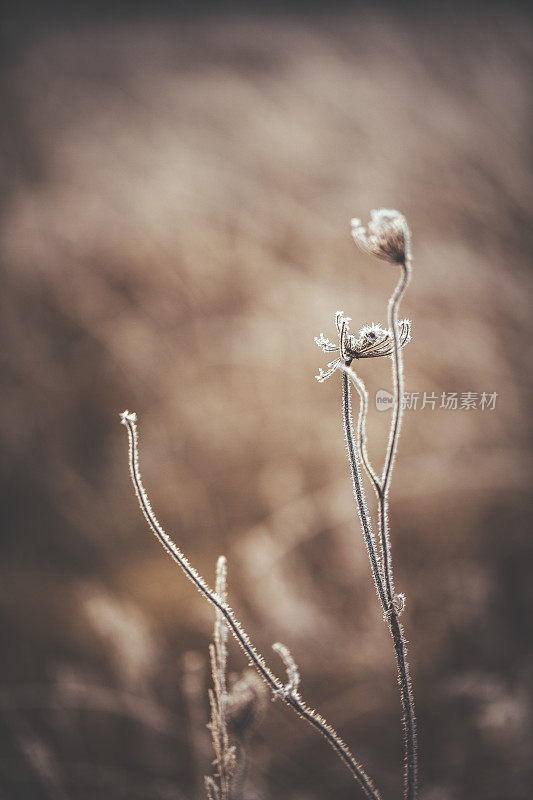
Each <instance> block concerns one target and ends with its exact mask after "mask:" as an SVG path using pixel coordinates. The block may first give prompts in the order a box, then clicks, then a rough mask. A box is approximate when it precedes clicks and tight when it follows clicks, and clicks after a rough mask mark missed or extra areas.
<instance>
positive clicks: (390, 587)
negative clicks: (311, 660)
mask: <svg viewBox="0 0 533 800" xmlns="http://www.w3.org/2000/svg"><path fill="white" fill-rule="evenodd" d="M401 270H402V271H401V275H400V280H399V281H398V284H397V286H396V288H395V290H394V292H393V294H392V297H391V299H390V301H389V315H388V322H389V328H390V330H391V333H392V344H393V351H392V379H393V394H394V401H393V411H392V420H391V428H390V436H389V444H388V447H387V454H386V457H385V464H384V467H383V474H382V478H381V492H380V494H379V527H380V535H381V541H382V542H383V543H384V550H383V571H384V574H385V585H386V591H387V598H388V601H389V604H390V605H389V609H390V610H389V625H390V631H391V636H392V639H393V642H394V651H395V653H396V662H397V665H398V682H399V685H400V694H401V700H402V721H403V728H404V737H405V775H404V797H405V799H406V800H415V798H416V794H417V753H416V718H415V709H414V700H413V692H412V688H411V680H410V677H409V664H408V661H407V646H406V641H405V638H404V636H403V629H402V626H401V623H400V621H399V619H398V614H397V612H396V609H395V607H394V602H393V601H394V575H393V570H392V563H391V553H390V538H389V533H388V513H389V488H390V477H391V473H392V468H393V466H394V459H395V457H396V450H397V447H398V437H399V435H400V429H401V424H402V412H403V392H404V389H403V386H404V382H403V364H402V350H401V347H400V339H399V335H398V308H399V306H400V302H401V299H402V297H403V295H404V293H405V290H406V289H407V286H408V284H409V280H410V278H411V254H410V243H409V240H408V238H407V241H406V255H405V259H404V261H403V263H402V264H401Z"/></svg>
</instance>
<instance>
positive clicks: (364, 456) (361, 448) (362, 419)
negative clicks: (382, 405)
mask: <svg viewBox="0 0 533 800" xmlns="http://www.w3.org/2000/svg"><path fill="white" fill-rule="evenodd" d="M338 368H339V369H341V370H342V371H343V372H345V373H346V375H348V376H349V377H350V378H351V380H352V383H353V385H354V386H355V388H356V389H357V392H358V394H359V399H360V401H361V403H360V406H359V418H358V421H357V452H358V455H359V458H360V460H361V461H362V462H363V466H364V468H365V469H366V472H367V475H368V477H369V478H370V480H371V482H372V484H373V486H374V489H375V491H376V494H377V496H378V497H379V493H380V490H381V482H380V480H379V478H378V476H377V474H376V472H375V471H374V469H373V467H372V464H371V463H370V459H369V457H368V452H367V449H366V419H367V415H368V392H367V389H366V386H365V384H364V383H363V381H362V379H361V378H360V377H359V375H358V374H357V373H356V372H355V370H354V369H353V367H351V366H348V364H343V363H342V361H339V365H338Z"/></svg>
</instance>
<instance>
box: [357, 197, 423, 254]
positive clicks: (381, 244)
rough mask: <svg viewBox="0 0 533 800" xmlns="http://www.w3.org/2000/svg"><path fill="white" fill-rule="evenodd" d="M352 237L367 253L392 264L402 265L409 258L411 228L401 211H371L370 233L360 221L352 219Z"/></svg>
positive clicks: (382, 209)
mask: <svg viewBox="0 0 533 800" xmlns="http://www.w3.org/2000/svg"><path fill="white" fill-rule="evenodd" d="M352 236H353V238H354V241H355V243H356V244H357V245H358V247H360V248H361V250H363V251H364V252H365V253H369V254H370V255H374V256H376V257H377V258H381V259H383V260H384V261H390V262H391V264H402V263H404V262H405V260H406V259H407V258H408V257H409V237H410V231H409V226H408V225H407V220H406V219H405V217H404V216H403V214H400V212H399V211H393V210H388V209H385V208H379V209H377V210H375V211H371V212H370V222H369V223H368V233H367V231H366V228H365V227H364V226H363V225H362V224H361V220H360V219H352Z"/></svg>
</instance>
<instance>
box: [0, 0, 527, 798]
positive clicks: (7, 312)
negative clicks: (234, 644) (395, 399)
mask: <svg viewBox="0 0 533 800" xmlns="http://www.w3.org/2000/svg"><path fill="white" fill-rule="evenodd" d="M531 42H532V37H531V29H530V27H529V25H528V21H527V19H526V18H525V17H524V16H521V15H520V14H519V13H518V12H516V11H513V12H511V11H509V12H507V13H504V12H497V13H496V12H487V13H486V14H484V15H483V17H482V18H481V19H480V18H477V17H476V16H475V15H474V14H472V15H467V14H466V13H465V14H462V15H461V16H459V17H453V16H451V17H450V16H448V17H446V16H445V15H444V14H442V15H441V14H439V13H437V12H432V13H427V12H426V13H425V14H423V15H417V16H414V15H413V16H412V17H408V16H398V15H392V14H391V15H388V14H386V13H385V12H381V13H378V12H370V11H367V12H364V13H363V12H360V13H359V14H357V15H342V16H341V15H336V16H333V15H331V16H320V17H318V16H312V15H308V16H306V17H303V16H270V17H251V16H250V17H247V16H245V15H240V16H229V17H223V16H213V17H206V18H203V19H201V20H196V21H194V20H188V21H184V20H181V21H180V20H179V19H174V18H164V19H159V20H157V19H155V18H154V19H153V20H150V19H146V18H145V19H143V20H135V19H134V18H131V19H127V18H123V19H121V20H118V21H117V20H114V21H99V22H87V21H85V22H84V23H83V24H82V23H81V22H80V23H79V24H76V23H75V22H70V23H69V24H68V25H67V24H64V25H61V24H59V23H58V24H56V25H50V26H47V27H43V28H41V29H38V30H36V31H31V35H27V36H20V38H19V40H17V41H16V45H17V46H14V45H13V47H12V48H11V50H10V51H9V52H8V53H7V55H4V61H5V64H4V72H3V78H2V92H3V97H4V108H5V112H6V123H7V124H6V126H5V128H4V133H3V137H4V145H5V147H4V154H5V159H4V171H3V173H4V183H3V216H2V226H1V231H0V246H1V254H2V282H3V291H2V300H1V302H2V306H1V323H0V324H1V326H2V333H3V341H4V342H5V345H4V347H5V349H4V356H3V381H2V386H3V391H2V397H1V403H2V415H1V419H2V421H1V423H0V425H1V433H2V450H3V452H4V466H3V487H4V498H3V502H2V508H3V511H4V513H5V515H6V522H5V523H4V525H3V552H2V561H1V568H0V569H1V572H2V576H1V581H0V587H1V588H0V596H1V600H2V611H1V614H2V629H3V636H5V642H6V644H5V645H4V649H3V659H2V667H1V680H2V688H1V693H0V698H1V699H0V724H1V725H2V731H3V735H4V738H5V747H4V749H3V753H2V756H1V757H0V767H1V770H0V771H1V775H2V777H1V778H0V781H1V784H0V794H1V796H2V797H6V798H11V797H17V798H24V800H26V799H28V800H33V798H41V797H51V798H59V799H60V800H61V798H74V797H75V798H79V799H80V800H84V798H96V797H103V796H105V797H106V798H109V800H114V799H115V798H122V797H126V796H127V797H128V798H133V797H143V798H152V797H154V798H156V797H157V798H165V799H168V800H170V798H173V799H175V800H178V799H179V798H182V797H193V796H195V795H194V789H193V782H194V773H195V770H194V765H193V756H192V753H191V747H190V741H189V739H190V737H188V733H187V731H188V724H189V723H187V721H186V720H187V697H184V696H183V678H184V674H185V673H184V670H185V672H186V668H185V666H184V663H185V662H183V656H184V654H185V653H186V652H188V651H195V650H199V651H200V652H201V653H205V652H206V648H207V641H208V637H209V635H210V629H211V625H212V614H211V612H210V610H209V609H208V608H206V607H205V606H204V604H203V603H202V601H201V600H200V598H199V597H198V596H197V595H196V593H195V592H194V591H193V590H192V589H191V587H190V585H188V584H187V583H186V582H185V581H184V580H183V579H182V576H181V575H179V574H177V572H176V570H175V568H174V566H173V565H172V564H171V563H170V562H169V560H168V559H166V558H165V557H164V556H163V554H162V553H161V552H160V551H159V549H158V547H157V545H156V543H155V542H153V541H151V540H150V537H149V534H148V533H147V531H146V530H145V525H144V523H143V520H142V519H141V517H140V514H139V512H138V509H137V506H136V503H135V501H134V498H133V496H132V492H131V489H130V485H129V478H128V474H127V464H126V441H125V434H124V432H123V430H122V429H121V427H120V425H119V420H118V412H119V411H122V410H123V409H124V408H125V407H129V408H133V409H135V410H136V411H137V412H138V413H139V417H140V425H141V434H142V436H143V442H144V451H143V462H144V476H145V483H146V486H147V487H148V488H149V491H150V493H151V495H152V500H153V503H154V506H155V508H156V509H157V510H158V514H159V516H160V519H161V520H162V521H163V522H164V523H165V524H166V525H167V526H168V528H169V530H170V531H172V532H173V533H174V534H175V536H176V537H177V538H178V540H179V541H180V542H181V544H182V545H183V547H184V549H185V550H186V551H187V552H188V553H189V554H190V556H191V559H192V560H193V562H194V563H195V564H196V565H197V566H198V567H199V569H200V570H201V571H202V572H203V573H204V574H207V575H208V576H210V575H212V573H213V571H214V564H215V560H216V557H217V555H218V554H219V553H220V552H225V553H226V554H227V555H228V558H229V562H230V579H231V582H230V590H231V592H232V600H233V604H234V606H235V607H236V608H237V609H238V610H239V611H240V612H241V613H242V616H243V617H244V618H245V620H246V621H247V623H248V626H249V628H250V630H251V631H252V632H253V633H254V636H255V637H256V639H257V641H258V644H259V645H260V646H261V648H262V649H263V650H265V651H268V649H269V647H270V644H271V642H272V641H274V640H278V639H280V640H282V641H284V642H286V643H287V644H288V645H289V646H290V647H291V650H292V651H293V653H294V655H295V657H296V658H297V660H298V661H299V663H300V666H301V668H302V673H303V676H304V685H305V692H306V695H307V696H308V697H309V698H310V699H312V700H314V701H316V704H317V706H318V707H319V708H320V709H321V710H323V711H324V713H326V714H327V716H328V717H330V718H331V721H332V722H333V723H334V724H335V725H336V726H337V727H338V728H339V729H340V730H341V732H343V733H344V734H345V735H346V737H347V739H348V740H349V742H350V743H353V746H354V750H355V752H356V753H357V754H358V756H359V757H360V758H361V759H362V760H363V761H364V763H365V764H366V765H367V766H368V768H369V770H370V772H371V773H372V774H374V775H375V776H376V779H377V781H378V784H379V785H380V787H382V788H383V790H384V791H387V792H388V796H398V791H399V788H398V787H399V778H400V759H401V750H400V718H399V712H398V699H397V695H396V688H395V679H394V670H393V663H392V654H391V652H390V650H391V648H390V645H389V642H388V640H387V635H386V632H385V630H384V629H383V625H382V624H381V621H380V615H379V611H378V605H377V602H376V598H375V596H374V593H373V589H372V587H371V581H370V578H369V569H368V565H367V563H366V560H365V556H364V554H363V548H362V542H361V537H360V535H359V526H358V523H357V521H356V520H355V511H354V507H353V503H352V498H351V490H350V482H349V477H348V468H347V463H346V459H345V454H344V449H343V439H342V432H341V426H340V413H339V412H340V409H339V404H340V396H339V386H338V385H335V384H336V382H335V381H333V380H332V381H330V382H328V384H326V385H325V386H318V385H317V384H316V382H315V381H314V378H313V376H314V374H315V373H316V371H317V368H318V366H319V365H321V364H322V363H323V361H324V358H323V356H322V354H321V353H319V351H318V350H317V349H316V347H315V345H314V343H313V336H314V335H315V334H317V333H319V332H320V331H321V330H324V332H325V333H326V335H330V334H331V333H332V331H333V314H334V312H335V311H336V310H337V308H341V309H343V310H344V311H345V312H347V313H349V314H350V315H351V316H352V317H353V319H354V324H356V323H357V322H359V321H360V322H364V321H369V320H375V321H378V320H382V321H384V318H385V302H386V298H387V297H388V293H389V292H390V290H391V288H392V286H393V282H394V280H395V277H396V276H395V275H394V272H393V270H391V269H388V268H387V267H386V266H383V267H381V266H376V264H374V263H372V262H371V261H369V260H368V259H366V258H364V257H363V256H362V255H361V254H360V253H358V252H357V251H356V249H355V248H354V246H353V243H352V242H351V241H350V238H349V235H348V220H349V218H350V217H351V216H353V215H354V214H357V215H360V216H365V215H366V214H367V213H368V210H369V209H370V208H373V207H376V206H379V205H386V206H389V207H397V208H400V209H401V210H402V211H403V212H404V213H405V214H406V215H407V216H408V218H409V220H410V222H411V225H412V227H413V230H414V237H415V269H416V272H415V278H414V282H413V285H412V288H411V290H410V293H409V294H408V297H407V300H406V302H405V304H404V312H405V314H408V315H409V316H410V317H411V318H413V320H414V341H413V342H412V344H411V345H410V346H409V348H408V351H407V353H406V359H407V370H408V373H407V374H408V389H409V390H411V391H422V392H423V391H425V390H427V391H435V392H436V393H438V394H440V392H442V391H459V392H462V391H474V392H482V391H489V392H498V394H499V399H498V404H497V408H496V410H495V411H493V412H488V411H486V412H480V411H471V412H465V411H456V412H449V411H448V412H447V411H441V410H435V411H431V410H428V409H426V410H424V411H416V412H410V413H408V414H407V415H406V422H405V433H404V436H403V439H402V442H401V448H400V456H399V459H398V464H397V471H396V474H395V476H394V480H393V491H392V500H393V524H394V552H395V557H396V563H397V583H398V586H399V588H400V589H401V590H403V591H405V592H406V594H407V597H408V606H407V611H406V617H407V620H406V621H407V626H408V632H409V635H410V640H411V642H412V647H411V658H412V668H413V673H414V678H415V688H416V690H417V691H416V700H417V708H418V715H419V722H420V731H421V761H422V770H423V789H424V791H423V792H422V798H423V800H459V799H460V798H467V797H468V798H483V800H501V798H503V797H505V798H506V800H523V798H525V797H526V796H527V795H528V784H529V782H530V780H531V774H530V773H529V769H530V763H529V752H530V746H531V740H532V717H531V707H530V705H529V701H530V694H531V671H532V651H531V647H530V644H529V642H528V637H527V636H526V631H527V626H528V620H529V619H530V613H531V600H532V597H531V579H530V574H529V573H530V569H531V556H532V553H531V534H530V529H531V511H530V505H529V498H530V495H529V491H528V489H529V479H530V465H531V450H530V444H531V424H530V389H531V384H530V379H529V370H528V366H529V364H530V356H531V354H530V349H531V345H530V337H531V324H530V314H531V312H530V299H529V296H528V294H529V291H530V289H531V277H530V272H529V263H528V262H529V257H530V252H531V234H530V222H531V220H530V217H531V214H530V209H529V205H530V204H529V198H528V190H529V189H530V174H529V162H528V100H529V97H528V89H529V70H530V66H531ZM389 368H390V364H389V363H388V362H387V363H384V364H379V363H373V362H370V363H369V364H368V365H366V364H365V365H364V370H363V372H364V377H365V379H366V380H367V381H368V384H369V386H370V388H371V389H372V390H375V389H377V388H381V387H387V386H388V370H389ZM369 433H370V438H371V441H372V442H374V445H373V446H372V447H371V453H372V455H373V456H374V458H375V459H376V460H378V459H379V454H380V452H381V450H380V448H381V447H382V446H383V444H384V442H385V437H386V415H385V414H378V413H377V412H374V413H373V414H372V417H371V420H370V431H369ZM233 659H234V667H235V669H241V668H242V659H241V658H240V655H239V654H238V653H236V652H235V653H233ZM199 669H200V672H201V667H199ZM188 680H189V684H190V676H189V679H188ZM193 683H194V680H193ZM189 711H190V709H189ZM205 719H206V721H207V714H206V717H205ZM195 725H196V728H195ZM190 726H191V727H192V728H193V729H194V730H196V731H197V735H196V738H198V735H200V736H201V734H202V728H201V723H200V727H199V731H200V733H198V722H197V721H196V722H195V721H194V720H190ZM204 745H205V742H204ZM202 746H203V745H202V744H201V743H200V751H201V755H200V758H204V761H205V751H202ZM255 760H256V771H257V775H258V778H257V780H258V782H259V783H260V785H261V787H262V797H263V798H265V800H267V798H279V799H280V800H284V799H285V798H287V799H288V798H291V799H292V800H313V799H314V798H325V797H336V798H339V800H340V799H341V798H345V797H346V798H348V797H352V796H354V792H353V787H352V786H351V784H350V780H349V776H348V774H347V773H346V774H345V772H344V771H343V769H342V766H341V765H338V764H337V763H336V762H335V760H334V757H333V756H332V755H331V754H330V753H329V751H328V749H327V747H326V746H325V745H324V744H323V743H322V742H321V741H320V740H319V739H318V738H317V737H316V736H315V735H314V734H313V733H312V731H307V730H306V729H305V727H304V726H302V725H300V724H298V722H297V721H294V720H292V719H291V718H290V716H289V715H287V714H285V713H284V712H283V711H282V710H281V709H279V708H277V707H276V706H274V707H272V709H271V710H270V711H269V714H268V715H267V718H266V721H265V723H264V726H263V728H262V731H261V733H260V735H259V738H258V739H257V741H256V747H255ZM207 769H208V768H205V771H207ZM200 771H201V768H200ZM258 785H259V784H258ZM529 788H530V787H529Z"/></svg>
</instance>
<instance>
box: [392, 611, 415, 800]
mask: <svg viewBox="0 0 533 800" xmlns="http://www.w3.org/2000/svg"><path fill="white" fill-rule="evenodd" d="M389 625H390V632H391V636H392V640H393V642H394V652H395V653H396V664H397V666H398V683H399V685H400V696H401V701H402V723H403V731H404V739H405V773H404V798H405V800H415V799H416V795H417V779H418V758H417V742H416V739H417V736H416V716H415V705H414V699H413V689H412V686H411V676H410V674H409V662H408V661H407V642H406V640H405V637H404V635H403V626H402V624H401V622H400V620H399V619H398V614H397V612H396V610H395V608H394V605H392V606H391V611H390V614H389Z"/></svg>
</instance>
